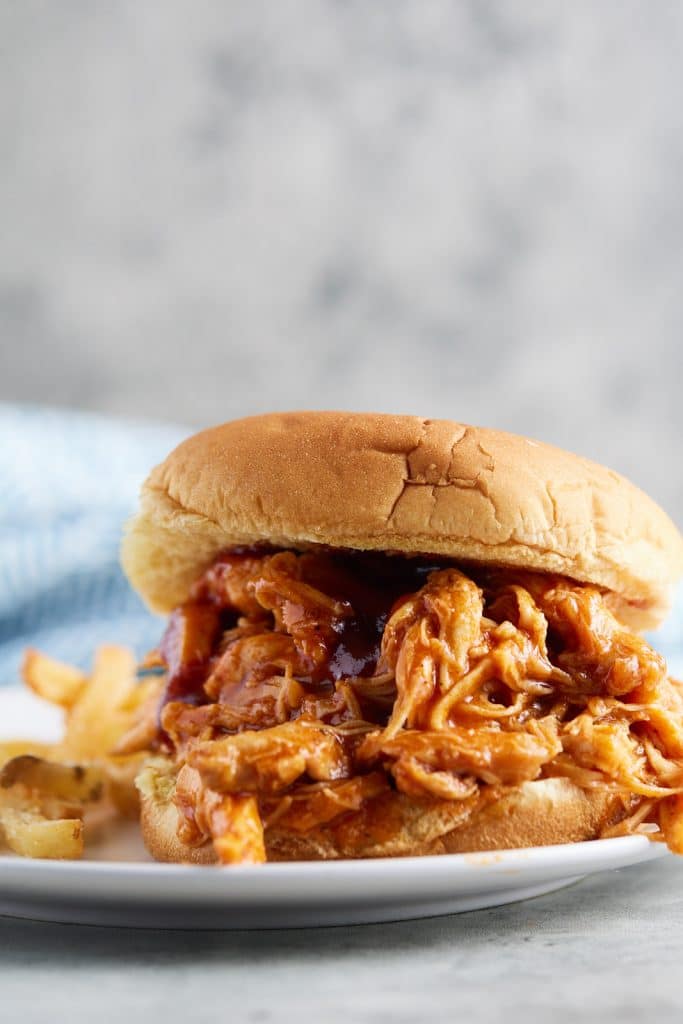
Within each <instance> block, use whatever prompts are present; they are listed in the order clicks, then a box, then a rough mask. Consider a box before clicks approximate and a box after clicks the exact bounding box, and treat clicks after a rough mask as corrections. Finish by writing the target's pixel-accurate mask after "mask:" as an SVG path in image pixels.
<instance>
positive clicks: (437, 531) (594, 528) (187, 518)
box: [122, 412, 683, 628]
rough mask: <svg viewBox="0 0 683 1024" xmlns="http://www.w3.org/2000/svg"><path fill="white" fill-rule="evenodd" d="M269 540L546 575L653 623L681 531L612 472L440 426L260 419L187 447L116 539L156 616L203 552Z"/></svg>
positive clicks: (367, 419)
mask: <svg viewBox="0 0 683 1024" xmlns="http://www.w3.org/2000/svg"><path fill="white" fill-rule="evenodd" d="M264 541H267V542H269V543H271V544H274V545H277V546H280V547H294V548H304V547H307V546H309V545H312V544H327V545H332V546H335V547H345V548H356V549H360V550H385V551H394V552H405V553H409V554H416V553H422V554H441V555H444V556H447V557H449V558H454V559H460V560H464V561H475V562H480V563H487V564H492V565H498V566H510V567H525V568H528V569H533V570H537V571H546V572H556V573H561V574H562V575H565V576H568V577H571V578H573V579H575V580H579V581H582V582H590V583H594V584H597V585H598V586H600V587H602V588H605V589H606V590H608V591H611V592H612V593H613V595H614V599H613V603H614V605H615V608H616V610H617V613H618V614H620V616H621V617H622V618H623V619H624V620H625V621H629V622H630V623H631V624H632V625H635V626H638V627H642V628H644V627H648V626H652V625H655V624H657V623H658V622H659V621H660V620H661V618H662V617H663V614H664V613H665V611H666V609H667V607H668V602H669V593H670V589H671V585H672V584H673V583H674V582H675V581H676V580H677V579H678V578H679V577H680V576H681V574H682V573H683V538H682V537H681V535H680V533H679V532H678V530H677V529H676V527H675V526H674V524H673V523H672V522H671V520H670V519H669V518H668V516H667V515H666V514H665V513H664V512H663V511H662V510H661V509H660V508H659V507H658V506H657V505H656V504H655V503H654V502H653V501H652V500H651V499H650V498H648V497H647V495H646V494H644V493H643V492H642V491H640V490H639V489H638V488H637V487H635V486H634V485H633V484H631V483H629V481H628V480H625V479H624V478H623V477H621V476H619V475H618V474H617V473H614V472H612V471H611V470H609V469H605V468H604V467H602V466H598V465H596V464H595V463H593V462H589V461H588V460H587V459H583V458H580V457H579V456H577V455H572V454H570V453H569V452H566V451H563V450H561V449H559V448H554V447H551V446H550V445H547V444H542V443H540V442H538V441H531V440H529V439H528V438H524V437H518V436H516V435H513V434H506V433H503V432H501V431H497V430H487V429H484V428H481V427H470V426H466V425H465V424H462V423H454V422H450V421H448V420H424V419H419V418H417V417H414V416H385V415H376V414H368V413H346V412H295V413H272V414H270V415H266V416H254V417H250V418H247V419H242V420H235V421H233V422H231V423H225V424H223V425H222V426H219V427H214V428H213V429H211V430H205V431H202V432H201V433H199V434H196V435H195V436H194V437H191V438H189V439H188V440H187V441H184V442H183V443H182V444H181V445H180V446H179V447H178V448H176V449H175V451H173V452H172V453H171V454H170V455H169V456H168V458H167V459H166V460H165V462H163V463H162V464H161V465H160V466H157V467H156V469H154V470H153V471H152V473H151V474H150V476H149V478H148V480H147V482H146V483H145V485H144V488H143V491H142V498H141V507H140V511H139V513H138V515H137V516H136V517H135V518H134V519H133V520H132V522H131V523H130V524H129V527H128V530H127V534H126V537H125V539H124V543H123V551H122V560H123V565H124V568H125V570H126V572H127V574H128V576H129V578H130V580H131V582H132V583H133V585H134V586H135V587H136V588H137V589H138V590H139V591H140V593H141V594H142V596H143V597H144V599H145V600H146V601H147V603H148V604H149V605H150V606H151V607H152V608H154V609H156V610H158V611H169V610H170V609H172V608H173V607H175V606H176V605H177V604H179V603H180V602H182V601H183V600H185V598H186V597H187V595H188V590H189V587H190V586H191V584H192V582H193V581H194V580H195V579H196V578H197V577H198V576H199V575H200V574H201V573H202V572H203V571H204V569H205V568H206V567H207V566H208V565H209V564H210V563H211V562H212V561H213V559H214V558H215V557H216V555H217V554H218V553H219V552H220V551H222V550H224V549H226V548H229V547H232V546H235V545H249V544H255V543H258V542H264Z"/></svg>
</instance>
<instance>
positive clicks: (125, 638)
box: [0, 404, 683, 684]
mask: <svg viewBox="0 0 683 1024" xmlns="http://www.w3.org/2000/svg"><path fill="white" fill-rule="evenodd" d="M186 434H187V431H186V430H183V429H182V428H180V427H171V426H155V425H151V424H147V423H125V422H121V421H116V420H111V419H107V418H105V417H101V416H94V415H90V414H86V413H77V412H68V411H58V410H55V409H42V408H38V407H29V406H17V405H3V404H0V491H1V493H2V500H1V501H0V684H11V683H16V682H17V679H18V669H19V664H20V660H21V654H22V651H23V649H24V648H25V647H26V646H27V645H31V646H35V647H39V648H41V649H42V650H44V651H45V652H47V653H49V654H51V655H53V656H54V657H56V658H61V659H63V660H64V661H68V662H71V663H73V664H76V665H79V666H82V667H86V666H87V665H88V664H89V663H90V660H91V656H92V651H93V648H94V647H95V646H96V645H97V644H100V643H121V644H126V645H128V646H131V647H133V648H134V649H135V651H136V652H137V653H138V654H143V653H144V652H145V651H146V650H149V649H150V648H151V647H153V646H154V645H155V644H156V643H157V642H158V640H159V636H160V634H161V630H162V624H161V621H160V620H159V619H158V618H155V617H154V616H152V615H150V614H149V613H148V612H147V611H146V610H145V608H144V607H143V605H142V603H141V601H140V599H139V598H138V597H137V596H136V595H135V594H134V593H133V592H132V591H131V589H130V587H129V586H128V584H127V582H126V579H125V577H124V576H123V573H122V572H121V569H120V568H119V564H118V547H119V542H120V537H121V526H122V524H123V522H124V521H125V519H126V518H127V517H128V516H129V515H130V514H131V512H132V511H133V509H134V508H135V503H136V499H137V493H138V490H139V487H140V484H141V483H142V481H143V480H144V478H145V476H146V475H147V473H148V471H149V469H150V468H151V466H153V465H154V464H155V463H156V462H159V461H160V460H161V459H162V458H163V457H164V456H165V455H166V454H167V453H168V452H169V451H170V450H171V448H173V447H174V446H175V445H176V444H177V443H178V442H179V441H180V440H181V439H182V438H183V437H184V436H185V435H186ZM654 642H655V644H656V646H657V647H658V649H659V650H661V651H662V652H663V653H664V654H665V655H666V656H667V657H668V659H669V664H670V668H671V671H672V673H673V674H675V675H677V676H678V678H683V592H682V593H681V594H680V595H679V599H678V600H677V602H676V604H675V607H674V612H673V614H672V615H671V617H670V618H669V620H668V622H667V623H666V625H665V626H664V627H663V629H662V630H660V632H659V633H658V634H657V635H656V637H655V639H654Z"/></svg>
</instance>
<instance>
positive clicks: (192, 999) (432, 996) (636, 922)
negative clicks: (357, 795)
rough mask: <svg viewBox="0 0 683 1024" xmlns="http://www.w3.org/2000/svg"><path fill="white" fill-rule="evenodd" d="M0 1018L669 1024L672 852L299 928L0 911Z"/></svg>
mask: <svg viewBox="0 0 683 1024" xmlns="http://www.w3.org/2000/svg"><path fill="white" fill-rule="evenodd" d="M0 950H1V957H0V992H1V993H2V996H1V1004H2V1009H1V1010H0V1013H1V1015H2V1019H3V1020H4V1021H7V1022H10V1021H12V1022H13V1021H21V1022H22V1024H33V1022H37V1021H41V1022H42V1021H46V1020H51V1021H64V1022H69V1024H80V1022H81V1021H88V1022H90V1021H109V1020H122V1021H125V1022H126V1024H136V1022H138V1021H144V1022H145V1024H150V1022H152V1021H168V1022H176V1021H187V1022H190V1021H192V1022H193V1024H202V1022H205V1021H206V1022H209V1021H229V1022H231V1024H236V1022H241V1021H244V1022H253V1024H270V1022H280V1021H282V1022H290V1021H291V1022H297V1021H314V1020H315V1021H319V1022H321V1024H336V1022H342V1021H343V1022H345V1024H347V1022H349V1021H358V1022H362V1024H384V1022H387V1024H388V1022H392V1024H393V1022H402V1021H429V1022H430V1024H437V1022H440V1021H449V1022H451V1021H466V1022H468V1024H478V1022H484V1021H485V1022H489V1021H505V1022H506V1024H516V1022H518V1021H519V1022H521V1021H527V1020H534V1021H536V1020H537V1021H548V1020H552V1021H553V1024H562V1022H564V1021H573V1020H581V1021H592V1020H595V1021H604V1022H612V1021H619V1022H620V1024H624V1022H629V1021H648V1022H650V1021H657V1022H660V1021H661V1022H668V1021H671V1022H674V1021H676V1022H678V1021H680V1020H681V1019H682V1015H683V983H682V979H681V967H680V965H681V963H683V859H676V858H674V857H670V858H665V859H664V860H661V861H655V862H651V863H649V864H644V865H641V866H638V867H633V868H627V869H623V870H621V871H616V872H609V873H605V874H602V875H594V876H592V877H589V878H586V879H584V880H583V881H582V882H579V883H577V884H575V885H573V886H570V887H568V888H566V889H564V890H561V891H560V892H556V893H554V894H551V895H549V896H543V897H539V898H537V899H534V900H528V901H526V902H522V903H517V904H512V905H509V906H507V907H501V908H498V909H496V908H494V909H491V910H485V911H479V912H473V913H468V914H460V915H454V916H450V917H443V918H432V919H429V920H422V921H406V922H403V923H399V924H383V925H365V926H358V927H351V928H322V929H301V930H297V931H293V930H292V931H262V932H244V931H242V932H240V931H223V932H220V931H203V932H189V931H144V930H128V929H107V928H92V927H77V926H68V925H56V924H45V923H40V922H33V921H19V920H11V919H9V918H2V919H0Z"/></svg>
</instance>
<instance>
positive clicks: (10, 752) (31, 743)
mask: <svg viewBox="0 0 683 1024" xmlns="http://www.w3.org/2000/svg"><path fill="white" fill-rule="evenodd" d="M52 750H53V744H52V743H37V742H36V741H35V740H0V768H1V767H2V766H3V765H4V764H6V763H7V762H8V761H11V760H12V758H13V757H20V756H21V755H23V754H32V755H33V756H34V757H48V758H49V757H51V756H52Z"/></svg>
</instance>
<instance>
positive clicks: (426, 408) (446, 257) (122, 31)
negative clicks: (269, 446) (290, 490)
mask: <svg viewBox="0 0 683 1024" xmlns="http://www.w3.org/2000/svg"><path fill="white" fill-rule="evenodd" d="M682 57H683V5H681V4H679V3H677V2H666V0H660V2H657V3H655V4H653V3H651V2H642V3H635V2H614V3H609V2H605V3H601V4H598V5H596V4H595V3H593V2H592V0H574V2H573V3H571V4H569V3H564V2H559V0H557V2H554V3H542V2H540V3H534V4H512V3H503V2H486V0H479V2H477V0H472V2H423V0H403V2H402V0H387V2H382V0H374V2H372V3H369V2H367V0H364V2H352V0H351V2H346V3H342V2H333V0H278V2H277V3H273V2H257V0H250V2H249V3H244V2H237V0H234V2H215V3H211V2H206V0H203V2H202V0H165V2H159V3H156V2H151V0H147V2H145V3H139V2H137V0H131V2H125V0H124V2H117V3H116V4H111V3H106V2H102V3H98V2H78V0H60V2H44V3H40V2H37V0H22V2H21V3H14V2H11V0H0V175H1V178H0V398H5V399H14V400H29V401H39V402H50V403H55V404H64V405H76V406H80V407H86V408H92V409H99V410H103V411H107V412H113V413H117V414H123V415H130V414H132V415H135V416H151V417H162V418H165V419H171V420H179V421H186V422H189V423H194V424H203V423H209V422H212V421H216V420H220V419H225V418H229V417H232V416H235V415H240V414H243V413H247V412H251V411H258V410H265V409H268V408H287V407H296V406H308V407H319V408H324V407H339V408H358V409H378V410H394V411H410V412H421V413H424V414H427V415H432V416H439V415H442V416H451V417H453V418H458V419H464V420H465V421H470V422H475V423H485V424H491V425H494V426H500V427H505V428H508V429H512V430H516V431H520V432H523V433H530V434H532V435H535V436H537V437H541V438H544V439H547V440H550V441H553V442H556V443H558V444H561V445H564V446H566V447H569V448H572V449H574V450H577V451H580V452H582V453H584V454H588V455H591V456H592V457H594V458H597V459H598V460H600V461H605V462H608V463H610V464H611V465H613V466H614V467H615V468H617V469H620V470H621V471H622V472H625V473H627V474H628V475H630V476H631V477H632V478H633V479H635V480H636V481H637V482H638V483H640V484H641V485H642V486H644V487H645V488H646V489H648V490H650V491H651V492H652V493H653V494H654V495H655V496H657V497H658V498H659V499H660V500H661V501H662V502H663V503H664V504H665V505H666V507H667V508H668V509H669V511H670V512H671V513H672V514H673V515H674V517H676V518H678V520H679V522H680V521H681V516H680V513H679V507H680V502H681V498H682V497H683V474H682V473H681V470H680V463H679V439H680V436H681V424H682V422H683V412H682V404H683V403H682V402H681V395H680V389H681V376H682V374H681V370H682V357H681V341H680V338H681V332H682V328H683V295H682V283H683V280H682V275H683V194H682V189H681V180H682V179H683V132H682V130H681V129H682V127H683V125H682V123H681V122H682V116H683V115H682V113H681V111H682V110H683V102H682V92H683V59H682Z"/></svg>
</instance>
